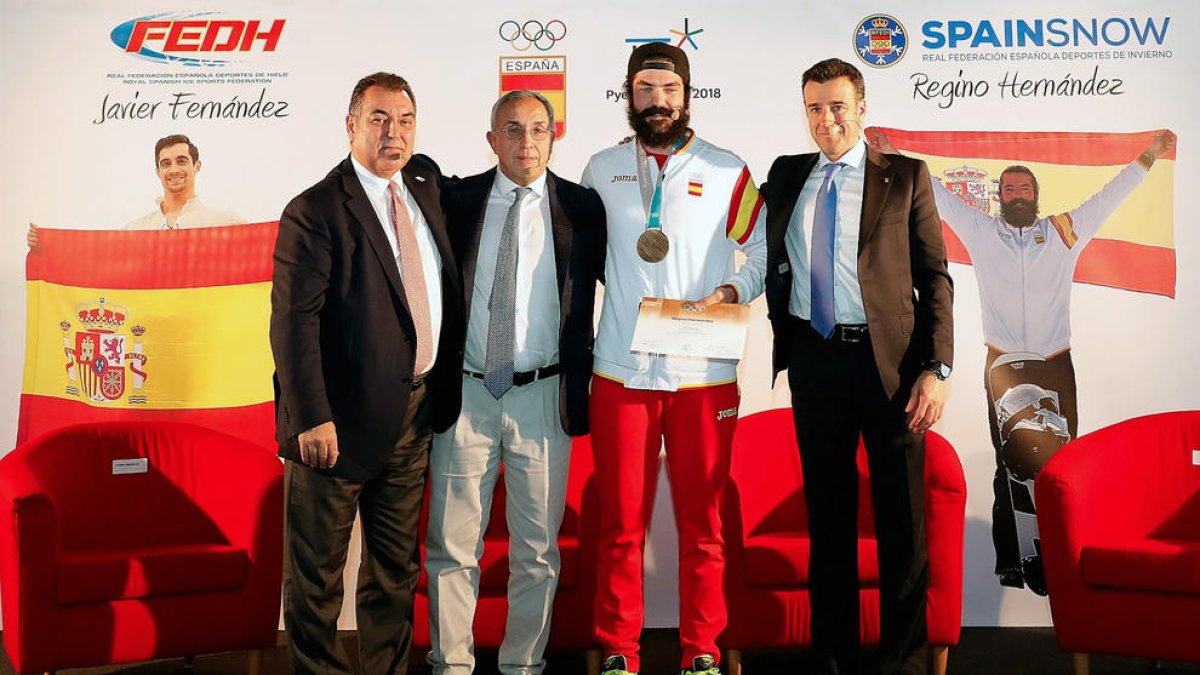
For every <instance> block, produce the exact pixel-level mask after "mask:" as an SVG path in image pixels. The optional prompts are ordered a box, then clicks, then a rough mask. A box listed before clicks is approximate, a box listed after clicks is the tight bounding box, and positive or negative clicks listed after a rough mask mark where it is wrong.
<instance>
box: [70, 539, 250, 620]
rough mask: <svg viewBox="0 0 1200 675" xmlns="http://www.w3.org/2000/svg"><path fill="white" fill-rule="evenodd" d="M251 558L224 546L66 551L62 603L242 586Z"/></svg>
mask: <svg viewBox="0 0 1200 675" xmlns="http://www.w3.org/2000/svg"><path fill="white" fill-rule="evenodd" d="M249 562H250V561H249V558H248V556H247V555H246V551H245V550H244V549H239V548H234V547H232V546H224V545H221V544H180V545H177V546H164V547H154V548H143V549H134V550H129V549H122V550H119V551H111V550H110V551H73V552H64V553H63V554H62V557H61V558H60V559H59V566H58V589H57V590H58V602H59V603H61V604H63V605H77V604H83V603H90V602H109V601H111V600H129V599H133V598H145V597H150V596H161V595H179V594H184V593H213V592H219V591H233V590H238V589H240V588H241V587H242V586H243V585H245V583H246V567H247V565H248V564H249Z"/></svg>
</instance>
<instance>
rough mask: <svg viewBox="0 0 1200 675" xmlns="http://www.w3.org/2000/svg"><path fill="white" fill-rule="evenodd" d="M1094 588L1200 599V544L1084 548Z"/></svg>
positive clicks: (1138, 542) (1086, 575) (1142, 542)
mask: <svg viewBox="0 0 1200 675" xmlns="http://www.w3.org/2000/svg"><path fill="white" fill-rule="evenodd" d="M1081 557H1082V560H1081V564H1082V566H1083V580H1084V581H1085V582H1086V583H1088V584H1090V585H1092V586H1108V587H1112V588H1121V589H1138V590H1145V591H1162V592H1165V593H1188V594H1192V595H1200V541H1188V540H1183V539H1134V540H1129V541H1122V542H1120V543H1110V544H1107V545H1102V546H1101V545H1098V546H1085V547H1083V552H1082V556H1081Z"/></svg>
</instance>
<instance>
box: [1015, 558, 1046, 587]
mask: <svg viewBox="0 0 1200 675" xmlns="http://www.w3.org/2000/svg"><path fill="white" fill-rule="evenodd" d="M1021 569H1022V570H1023V571H1024V573H1025V583H1026V584H1027V585H1028V586H1029V590H1031V591H1033V592H1034V593H1037V594H1038V595H1040V596H1042V597H1045V596H1046V592H1047V591H1046V570H1045V568H1043V567H1042V557H1041V556H1031V557H1028V558H1025V559H1023V560H1021Z"/></svg>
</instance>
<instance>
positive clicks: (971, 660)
mask: <svg viewBox="0 0 1200 675" xmlns="http://www.w3.org/2000/svg"><path fill="white" fill-rule="evenodd" d="M279 637H280V642H279V644H280V645H281V646H280V647H277V648H275V649H274V650H272V651H270V652H268V653H267V654H266V655H265V657H264V658H263V675H286V674H287V673H290V672H291V666H290V664H289V662H288V656H287V651H286V649H285V648H284V647H283V646H282V645H283V644H284V636H283V634H282V633H281V634H280V636H279ZM342 639H343V643H344V644H345V646H346V647H347V650H348V652H349V653H351V654H353V651H354V649H353V648H354V639H355V638H354V636H353V634H346V635H344V636H343V638H342ZM809 656H810V655H809V654H807V653H806V652H804V651H787V652H780V651H772V652H747V653H746V654H744V655H743V672H744V673H745V674H746V675H768V674H769V675H776V674H778V675H794V674H796V675H803V673H804V672H806V671H807V670H808V666H809ZM351 658H352V659H353V658H354V657H353V655H352V656H351ZM547 661H548V664H549V665H548V666H547V668H546V671H545V675H584V673H586V668H585V666H584V658H583V655H582V654H579V653H551V654H549V655H547ZM246 663H247V654H245V653H234V654H213V655H209V656H200V657H198V658H196V660H195V663H194V665H193V667H192V669H191V671H190V675H234V674H241V673H245V672H246ZM678 663H679V648H678V632H677V631H674V630H665V629H659V630H649V631H646V633H645V634H644V635H643V637H642V673H643V675H675V674H676V673H678V672H679V666H678ZM478 666H479V667H478V668H477V670H476V672H477V673H479V675H494V674H495V673H496V670H495V668H496V652H495V651H494V650H481V651H480V653H479V654H478ZM12 672H13V669H12V664H11V663H9V661H8V657H7V656H6V655H0V675H10V674H11V673H12ZM65 672H66V673H68V675H100V674H101V673H124V674H127V675H167V674H168V673H170V674H176V673H186V672H188V671H187V670H186V668H185V666H184V662H183V659H170V660H165V661H155V662H151V663H140V664H133V665H126V666H110V667H105V668H87V669H80V670H72V671H65ZM410 672H411V673H413V674H414V675H417V674H424V673H427V672H429V669H428V667H427V666H425V664H424V661H423V659H422V658H421V655H417V657H416V658H415V659H414V662H413V664H412V668H411V670H410ZM949 673H950V675H1026V674H1028V675H1070V673H1071V658H1070V655H1068V654H1066V653H1065V652H1063V651H1061V650H1060V649H1059V648H1058V644H1057V643H1055V641H1054V633H1053V631H1052V629H1049V628H964V629H963V633H962V639H961V641H960V642H959V644H958V646H956V647H952V648H951V649H950V667H949ZM1151 673H1158V674H1159V675H1200V664H1178V663H1164V664H1159V666H1158V670H1155V664H1154V663H1153V662H1151V661H1149V660H1146V659H1133V658H1123V657H1112V656H1093V657H1092V658H1091V675H1149V674H1151ZM364 675H370V674H364Z"/></svg>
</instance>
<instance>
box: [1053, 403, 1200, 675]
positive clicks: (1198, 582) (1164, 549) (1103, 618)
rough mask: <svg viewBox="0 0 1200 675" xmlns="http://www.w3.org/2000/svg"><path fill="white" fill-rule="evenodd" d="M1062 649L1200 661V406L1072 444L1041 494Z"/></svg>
mask: <svg viewBox="0 0 1200 675" xmlns="http://www.w3.org/2000/svg"><path fill="white" fill-rule="evenodd" d="M1034 492H1035V497H1036V499H1037V512H1038V529H1039V531H1040V532H1041V537H1042V539H1041V545H1042V557H1043V559H1044V561H1045V565H1046V583H1047V586H1048V587H1049V590H1050V610H1051V612H1052V614H1053V616H1054V627H1055V634H1056V635H1057V637H1058V644H1059V645H1060V646H1061V647H1062V648H1063V649H1064V650H1067V651H1070V652H1074V653H1076V657H1075V668H1076V672H1083V673H1086V672H1087V656H1086V654H1087V653H1088V652H1098V653H1106V654H1122V655H1127V656H1142V657H1147V658H1153V659H1166V660H1171V661H1193V662H1200V640H1197V639H1196V627H1197V626H1200V411H1190V412H1171V413H1162V414H1157V415H1149V416H1147V417H1139V418H1136V419H1132V420H1127V421H1125V422H1120V423H1117V424H1114V425H1113V426H1110V427H1107V428H1104V429H1100V430H1099V431H1094V432H1092V433H1090V434H1086V435H1084V436H1081V437H1079V438H1078V439H1076V440H1075V441H1073V442H1071V443H1069V444H1067V445H1066V446H1064V447H1063V448H1062V449H1061V450H1059V451H1058V452H1057V453H1055V455H1054V457H1053V458H1051V459H1050V461H1049V462H1048V463H1047V464H1046V466H1045V468H1043V469H1042V472H1041V473H1040V474H1038V478H1037V482H1036V484H1035V488H1034Z"/></svg>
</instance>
